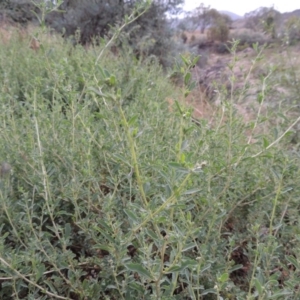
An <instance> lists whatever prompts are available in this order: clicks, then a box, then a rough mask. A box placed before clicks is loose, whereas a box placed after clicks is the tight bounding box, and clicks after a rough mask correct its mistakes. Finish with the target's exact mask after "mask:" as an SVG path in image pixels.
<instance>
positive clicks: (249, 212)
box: [0, 41, 300, 300]
mask: <svg viewBox="0 0 300 300" xmlns="http://www.w3.org/2000/svg"><path fill="white" fill-rule="evenodd" d="M106 43H107V42H106ZM102 47H103V46H99V47H98V46H95V47H92V48H91V49H89V50H85V49H84V48H82V47H81V46H77V47H75V48H73V47H72V46H70V45H68V44H66V43H63V42H59V41H58V42H56V43H52V42H51V41H48V43H47V41H44V42H43V44H42V47H41V49H40V51H38V52H33V51H30V50H29V49H27V48H26V47H24V45H22V44H18V43H17V41H12V43H11V44H10V45H4V46H3V47H1V48H0V59H1V64H0V65H1V68H2V70H1V72H0V82H1V91H0V105H1V109H0V132H1V143H0V161H3V162H5V164H9V165H10V166H11V167H12V169H11V170H8V171H5V176H1V178H0V211H1V214H0V261H1V265H0V278H1V279H0V282H1V290H0V298H1V299H4V300H6V299H12V298H16V299H93V300H94V299H116V298H120V299H205V300H207V299H222V298H223V299H298V298H299V289H297V286H298V279H299V272H300V268H299V259H300V257H299V251H298V249H299V246H300V242H299V230H298V225H297V223H298V222H299V216H298V211H299V192H300V191H299V183H298V182H299V158H298V156H296V155H294V154H293V153H291V152H290V151H287V150H286V149H284V148H282V147H280V146H279V145H278V142H279V141H280V140H281V137H282V135H281V134H283V132H278V135H277V136H272V135H271V134H270V135H258V136H256V130H257V129H258V127H259V126H260V124H262V125H263V124H264V121H265V119H264V118H263V117H262V116H261V115H260V114H258V116H257V120H256V121H255V122H253V123H250V124H245V123H244V122H243V121H242V120H241V119H240V118H239V117H238V116H237V114H236V111H235V108H234V103H233V100H234V99H232V98H230V97H228V95H226V94H222V95H221V97H222V99H221V100H222V102H223V106H222V111H221V112H220V114H217V118H216V119H215V121H214V122H213V123H211V124H209V123H208V121H207V120H204V119H203V120H198V121H196V120H193V118H192V117H191V111H190V110H188V109H186V108H185V107H184V106H182V105H181V104H180V103H179V102H177V101H176V102H175V104H176V106H175V108H174V109H176V110H174V112H170V110H169V107H168V105H167V103H166V101H165V99H166V97H172V98H174V99H175V100H176V99H177V98H176V92H175V90H176V88H175V87H174V86H173V85H171V83H170V82H168V80H167V79H166V77H167V76H166V74H165V73H164V72H163V71H162V69H161V67H160V66H159V64H158V63H157V61H156V60H155V59H153V58H151V57H149V58H148V59H144V60H137V59H136V57H135V56H134V55H133V53H130V51H129V52H128V51H124V52H122V51H120V52H119V53H118V56H116V55H114V54H112V53H110V52H109V51H102V50H103V48H102ZM99 52H100V53H101V55H99V54H98V53H99ZM99 57H100V59H98V58H99ZM181 58H182V64H181V65H180V68H179V70H178V72H179V73H180V74H181V75H182V77H183V82H184V86H183V95H184V96H187V95H188V93H189V92H190V90H191V89H192V88H193V87H194V84H193V83H192V80H191V79H192V74H191V70H192V67H193V65H195V64H196V63H197V58H191V57H186V56H182V57H181ZM95 61H98V63H96V64H95ZM258 100H259V103H260V104H261V103H263V100H264V94H263V92H262V93H261V97H260V98H259V99H258ZM195 121H196V122H195ZM249 135H250V136H249ZM251 137H254V138H255V139H256V142H255V143H251V142H250V140H251ZM2 166H3V165H2ZM1 168H2V167H1ZM1 172H2V171H1ZM2 173H3V172H2ZM2 173H1V174H2ZM3 174H4V173H3ZM286 272H287V273H288V274H289V276H288V277H284V276H285V274H287V273H286ZM282 276H283V277H282Z"/></svg>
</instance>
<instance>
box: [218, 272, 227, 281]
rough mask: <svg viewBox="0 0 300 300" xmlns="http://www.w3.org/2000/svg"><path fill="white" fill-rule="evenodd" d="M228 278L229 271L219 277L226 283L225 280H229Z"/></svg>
mask: <svg viewBox="0 0 300 300" xmlns="http://www.w3.org/2000/svg"><path fill="white" fill-rule="evenodd" d="M228 278H229V274H228V273H223V274H222V275H221V276H220V277H219V278H218V280H219V281H220V282H221V283H224V282H227V281H228Z"/></svg>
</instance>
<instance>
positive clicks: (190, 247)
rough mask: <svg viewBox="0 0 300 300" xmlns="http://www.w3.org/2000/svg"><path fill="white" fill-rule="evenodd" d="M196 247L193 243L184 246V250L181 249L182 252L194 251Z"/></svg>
mask: <svg viewBox="0 0 300 300" xmlns="http://www.w3.org/2000/svg"><path fill="white" fill-rule="evenodd" d="M196 246H197V245H196V244H195V243H189V244H187V245H185V246H184V248H183V249H182V252H184V251H188V250H191V249H194V248H195V247H196Z"/></svg>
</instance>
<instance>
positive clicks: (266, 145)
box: [263, 138, 270, 149]
mask: <svg viewBox="0 0 300 300" xmlns="http://www.w3.org/2000/svg"><path fill="white" fill-rule="evenodd" d="M263 143H264V148H265V149H266V148H267V147H268V146H269V145H270V143H269V141H268V140H267V139H266V138H263Z"/></svg>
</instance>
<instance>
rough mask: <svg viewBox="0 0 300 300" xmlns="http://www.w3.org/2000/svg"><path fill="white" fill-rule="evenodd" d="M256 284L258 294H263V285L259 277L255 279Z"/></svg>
mask: <svg viewBox="0 0 300 300" xmlns="http://www.w3.org/2000/svg"><path fill="white" fill-rule="evenodd" d="M254 285H255V287H256V290H257V292H258V294H259V295H260V296H261V295H262V294H263V287H262V285H261V283H260V282H259V280H258V279H257V278H255V279H254Z"/></svg>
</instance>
